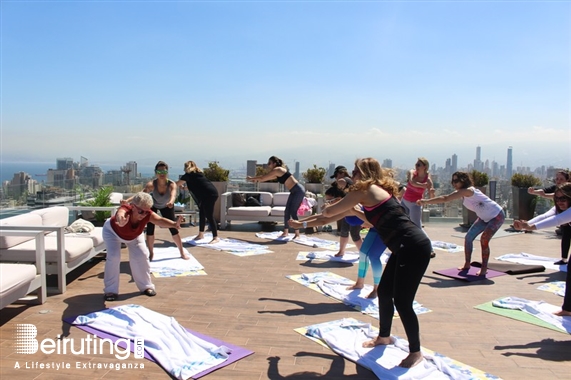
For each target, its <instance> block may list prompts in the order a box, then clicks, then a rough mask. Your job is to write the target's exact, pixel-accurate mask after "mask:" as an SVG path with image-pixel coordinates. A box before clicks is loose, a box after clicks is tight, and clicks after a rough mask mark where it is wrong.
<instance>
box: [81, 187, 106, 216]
mask: <svg viewBox="0 0 571 380" xmlns="http://www.w3.org/2000/svg"><path fill="white" fill-rule="evenodd" d="M112 192H113V186H103V187H100V188H99V189H97V190H95V191H94V192H93V194H92V196H93V197H92V198H90V199H87V200H85V201H83V202H81V203H80V205H81V206H93V207H110V206H113V204H112V203H111V193H112ZM110 216H111V211H95V220H96V221H98V222H104V221H105V219H107V218H109V217H110Z"/></svg>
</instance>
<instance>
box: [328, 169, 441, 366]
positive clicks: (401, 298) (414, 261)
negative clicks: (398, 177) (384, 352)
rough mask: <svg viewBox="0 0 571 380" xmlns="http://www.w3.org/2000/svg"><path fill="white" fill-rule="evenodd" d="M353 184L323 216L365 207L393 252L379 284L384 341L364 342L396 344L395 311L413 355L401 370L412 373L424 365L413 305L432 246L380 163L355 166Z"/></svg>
mask: <svg viewBox="0 0 571 380" xmlns="http://www.w3.org/2000/svg"><path fill="white" fill-rule="evenodd" d="M353 181H355V184H354V185H353V186H351V187H350V188H349V192H348V194H347V195H346V196H345V198H343V199H342V200H341V201H339V202H338V203H336V204H334V205H331V206H329V207H327V208H325V210H324V211H323V215H324V216H334V215H337V214H339V213H342V212H344V211H345V210H347V209H350V208H351V207H354V206H355V205H357V204H359V203H360V204H361V205H363V207H364V211H365V216H366V217H367V220H368V221H369V222H370V223H371V224H372V225H373V226H374V227H375V228H376V229H377V231H378V233H379V235H380V236H381V239H382V240H383V241H384V242H385V244H386V245H387V247H388V248H389V249H390V250H391V252H392V254H391V256H390V258H389V261H388V263H387V265H386V267H385V271H384V272H383V275H382V277H381V282H380V284H379V291H378V293H379V321H380V331H379V336H378V337H377V338H376V339H373V340H371V341H367V342H364V343H363V346H364V347H374V346H377V345H387V344H391V343H392V341H391V338H390V334H391V327H392V321H393V316H394V308H395V307H396V309H397V311H398V313H399V316H400V318H401V320H402V323H403V326H404V328H405V331H406V335H407V339H408V343H409V355H408V356H407V357H406V358H405V359H403V360H402V362H401V363H400V364H399V365H400V366H401V367H404V368H411V367H413V366H415V365H417V364H419V363H420V362H421V361H422V353H421V352H420V331H419V330H420V329H419V324H418V318H417V316H416V314H415V312H414V309H413V302H414V297H415V295H416V291H417V289H418V286H419V285H420V280H421V279H422V276H423V275H424V272H425V271H426V268H427V267H428V263H429V261H430V252H431V251H432V246H431V243H430V240H429V239H428V238H427V237H426V235H425V234H424V232H423V231H422V230H421V229H420V228H419V227H418V226H417V225H415V224H414V223H413V222H412V221H411V220H410V218H409V217H408V215H407V214H406V212H405V210H404V209H403V207H402V206H401V205H400V203H399V202H398V200H397V199H396V198H395V197H396V195H397V194H398V184H397V183H396V182H395V181H394V180H393V178H392V176H391V175H390V171H389V170H386V169H383V168H381V165H380V164H379V162H378V161H377V160H375V159H374V158H363V159H358V160H357V161H355V169H354V170H353Z"/></svg>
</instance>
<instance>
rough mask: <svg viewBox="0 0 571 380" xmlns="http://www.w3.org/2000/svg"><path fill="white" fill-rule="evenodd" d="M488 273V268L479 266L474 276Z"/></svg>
mask: <svg viewBox="0 0 571 380" xmlns="http://www.w3.org/2000/svg"><path fill="white" fill-rule="evenodd" d="M486 273H488V268H484V267H481V268H480V270H479V271H477V272H476V276H485V275H486Z"/></svg>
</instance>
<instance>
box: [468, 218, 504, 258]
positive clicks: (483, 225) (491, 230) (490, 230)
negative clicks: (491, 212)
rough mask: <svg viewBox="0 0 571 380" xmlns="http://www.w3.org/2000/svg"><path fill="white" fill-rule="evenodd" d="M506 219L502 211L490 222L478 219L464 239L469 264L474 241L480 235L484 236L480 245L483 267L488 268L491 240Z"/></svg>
mask: <svg viewBox="0 0 571 380" xmlns="http://www.w3.org/2000/svg"><path fill="white" fill-rule="evenodd" d="M505 219H506V215H505V214H504V211H503V210H502V211H500V212H499V213H498V215H496V217H495V218H492V219H490V221H489V222H484V221H483V220H482V219H480V218H478V219H476V221H475V222H474V224H472V227H470V229H469V230H468V232H467V233H466V237H465V238H464V255H465V257H466V262H467V263H469V262H470V260H471V259H472V251H473V250H474V239H476V237H477V236H478V235H480V234H482V237H481V238H480V244H481V245H482V265H485V266H486V267H487V266H488V260H489V259H490V240H491V239H492V236H494V234H495V233H496V232H497V231H498V230H499V229H500V227H501V226H502V224H504V220H505ZM482 232H483V233H482Z"/></svg>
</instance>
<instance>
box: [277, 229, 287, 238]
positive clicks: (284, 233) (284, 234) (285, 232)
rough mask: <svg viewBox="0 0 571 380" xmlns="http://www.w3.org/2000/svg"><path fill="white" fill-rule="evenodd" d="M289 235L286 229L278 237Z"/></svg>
mask: <svg viewBox="0 0 571 380" xmlns="http://www.w3.org/2000/svg"><path fill="white" fill-rule="evenodd" d="M288 235H289V233H288V232H287V231H284V232H283V233H282V234H281V235H280V236H279V237H281V238H284V237H287V236H288Z"/></svg>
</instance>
